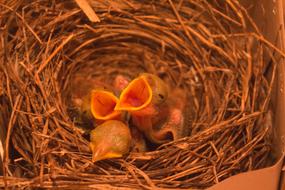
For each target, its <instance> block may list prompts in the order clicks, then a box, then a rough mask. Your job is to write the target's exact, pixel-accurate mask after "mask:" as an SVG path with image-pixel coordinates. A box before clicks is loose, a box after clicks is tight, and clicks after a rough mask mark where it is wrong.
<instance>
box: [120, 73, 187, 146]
mask: <svg viewBox="0 0 285 190" xmlns="http://www.w3.org/2000/svg"><path fill="white" fill-rule="evenodd" d="M168 94H169V93H168V87H167V85H166V84H165V83H164V82H163V81H162V80H161V79H160V78H159V77H157V76H155V75H152V74H148V73H143V74H141V75H140V76H139V77H138V78H136V79H134V80H133V81H132V82H131V83H130V84H129V85H128V87H127V88H126V89H125V90H123V92H122V94H121V96H120V100H119V102H118V104H117V106H116V107H115V110H126V111H129V112H130V113H131V115H132V121H133V123H134V125H135V126H137V128H138V129H139V130H140V131H142V132H143V133H144V134H145V135H146V137H147V138H148V139H149V140H150V141H151V142H153V143H156V144H162V143H164V142H167V141H170V140H176V139H178V138H181V137H182V136H183V134H184V132H183V131H184V129H183V127H184V115H183V109H184V105H185V101H186V98H185V93H184V92H183V91H181V90H179V89H177V90H175V91H172V93H171V96H170V97H168Z"/></svg>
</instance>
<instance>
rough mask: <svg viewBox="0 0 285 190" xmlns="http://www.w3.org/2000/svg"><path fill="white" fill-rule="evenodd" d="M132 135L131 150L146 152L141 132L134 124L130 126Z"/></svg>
mask: <svg viewBox="0 0 285 190" xmlns="http://www.w3.org/2000/svg"><path fill="white" fill-rule="evenodd" d="M130 130H131V135H132V145H131V151H132V152H146V151H147V145H146V141H145V138H144V136H143V133H142V132H141V131H139V130H138V129H137V128H136V127H135V126H131V127H130Z"/></svg>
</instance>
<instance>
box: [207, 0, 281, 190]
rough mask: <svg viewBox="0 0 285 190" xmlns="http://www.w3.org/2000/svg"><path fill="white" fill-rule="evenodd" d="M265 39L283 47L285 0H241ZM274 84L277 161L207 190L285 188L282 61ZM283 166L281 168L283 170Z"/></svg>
mask: <svg viewBox="0 0 285 190" xmlns="http://www.w3.org/2000/svg"><path fill="white" fill-rule="evenodd" d="M240 1H241V2H242V3H243V4H244V6H245V7H246V8H248V11H249V13H250V15H251V16H252V18H253V19H254V21H255V22H256V24H257V25H258V27H259V28H260V30H261V32H262V33H263V35H264V36H265V38H266V39H267V40H269V41H270V42H271V43H273V44H275V45H277V46H278V47H279V48H280V49H282V51H283V52H284V50H285V31H284V17H285V14H284V8H285V1H284V0H250V1H249V0H240ZM277 70H278V71H277V77H276V83H275V84H276V85H275V89H274V90H273V94H272V101H271V103H272V107H273V111H274V112H273V127H274V129H276V131H275V132H276V134H277V135H276V138H275V139H274V141H275V142H274V146H273V148H274V152H275V153H276V156H277V158H278V160H277V162H276V163H275V164H274V165H273V166H272V167H268V168H265V169H260V170H256V171H252V172H247V173H242V174H238V175H236V176H233V177H230V178H228V179H226V180H224V181H222V182H221V183H218V184H217V185H214V186H213V187H211V188H209V190H222V189H223V190H241V189H242V190H252V189H258V190H278V189H280V190H285V173H284V172H285V166H284V165H283V161H284V152H283V151H284V141H285V139H284V134H285V126H284V125H285V115H284V114H285V94H284V93H285V89H284V87H285V60H284V59H281V61H280V62H279V64H278V67H277ZM282 168H283V169H282Z"/></svg>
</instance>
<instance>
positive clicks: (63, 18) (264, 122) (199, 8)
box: [0, 0, 283, 189]
mask: <svg viewBox="0 0 285 190" xmlns="http://www.w3.org/2000/svg"><path fill="white" fill-rule="evenodd" d="M89 3H90V4H91V5H92V7H93V8H94V10H95V11H96V13H97V15H98V17H99V19H100V22H96V23H92V22H90V21H89V20H88V18H87V17H86V15H85V14H84V13H83V12H82V10H81V9H80V8H79V7H78V5H77V4H76V2H75V1H74V2H73V1H65V0H54V1H48V0H39V1H16V0H13V1H11V0H9V1H8V0H7V1H4V2H3V3H0V18H1V19H0V42H1V45H0V47H1V49H0V55H1V60H0V63H1V64H0V78H1V81H2V82H1V91H0V95H1V102H0V105H1V116H2V118H1V119H2V120H0V122H1V123H2V126H4V127H5V129H6V131H7V135H6V139H5V144H4V145H5V150H4V153H5V154H4V160H3V178H2V179H3V181H2V182H1V183H0V185H2V186H10V187H11V186H18V187H47V188H48V187H54V186H56V187H67V186H71V187H73V188H75V187H76V188H80V187H85V186H88V187H89V188H92V187H93V188H99V187H102V188H110V187H113V186H117V187H121V188H123V189H127V188H134V189H135V188H146V189H153V188H158V187H159V188H207V187H209V186H212V185H214V184H216V183H218V182H220V181H222V180H223V179H225V178H228V177H230V176H232V175H236V174H238V173H241V172H246V171H250V170H254V169H258V168H263V167H266V166H268V165H270V164H272V162H273V159H272V154H271V141H272V118H271V117H272V116H271V114H272V112H271V111H270V104H269V103H270V94H271V91H272V86H273V82H274V77H275V73H276V64H277V63H278V60H276V56H274V55H276V54H282V52H280V51H279V50H278V49H277V48H275V47H274V46H273V45H272V44H270V43H269V42H268V41H266V40H265V39H264V37H263V36H262V35H261V33H260V31H259V30H258V28H257V27H256V25H255V24H254V23H253V22H252V19H251V18H250V17H249V15H248V13H247V10H246V9H245V8H244V7H242V6H241V5H240V3H239V2H238V1H234V0H229V1H221V2H220V1H215V0H209V1H206V0H193V1H176V0H168V1H166V0H160V1H140V0H127V1H118V0H110V1H107V0H99V1H93V0H90V1H89ZM282 55H283V54H282ZM265 57H269V59H265ZM268 60H269V61H268ZM141 72H149V73H154V74H156V75H158V76H160V77H162V78H163V79H164V80H165V81H167V83H168V84H170V85H171V86H172V87H173V88H183V89H185V90H186V93H187V102H186V105H187V109H186V110H187V113H185V114H186V117H185V119H186V120H187V122H186V123H187V127H188V128H189V131H190V132H189V134H188V136H187V137H185V138H182V139H179V140H177V141H173V142H170V143H167V144H163V145H162V146H160V147H158V148H157V149H156V150H154V151H150V152H146V153H130V154H129V155H127V156H125V157H124V158H121V159H111V160H105V161H100V162H97V163H95V164H94V163H92V162H91V152H90V150H89V148H88V138H86V137H85V136H84V135H83V132H82V130H80V129H79V128H78V126H77V125H76V122H75V120H74V117H73V115H72V114H71V112H70V110H72V108H73V104H72V96H73V94H80V93H84V92H82V91H84V86H88V85H90V83H92V81H103V82H110V81H112V80H113V79H114V77H115V76H116V75H117V74H123V75H126V76H129V77H132V78H133V77H135V76H137V75H138V74H139V73H141Z"/></svg>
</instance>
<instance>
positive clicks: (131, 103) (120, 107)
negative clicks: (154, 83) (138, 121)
mask: <svg viewBox="0 0 285 190" xmlns="http://www.w3.org/2000/svg"><path fill="white" fill-rule="evenodd" d="M151 100H152V89H151V87H150V85H149V84H148V82H147V81H146V79H145V78H144V77H138V78H136V79H134V80H133V81H132V82H130V83H129V85H128V86H127V87H126V88H125V89H124V90H123V91H122V93H121V95H120V99H119V101H118V103H117V105H116V107H115V110H116V111H130V112H134V111H139V110H142V109H144V108H146V107H147V106H148V105H150V103H151Z"/></svg>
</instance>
